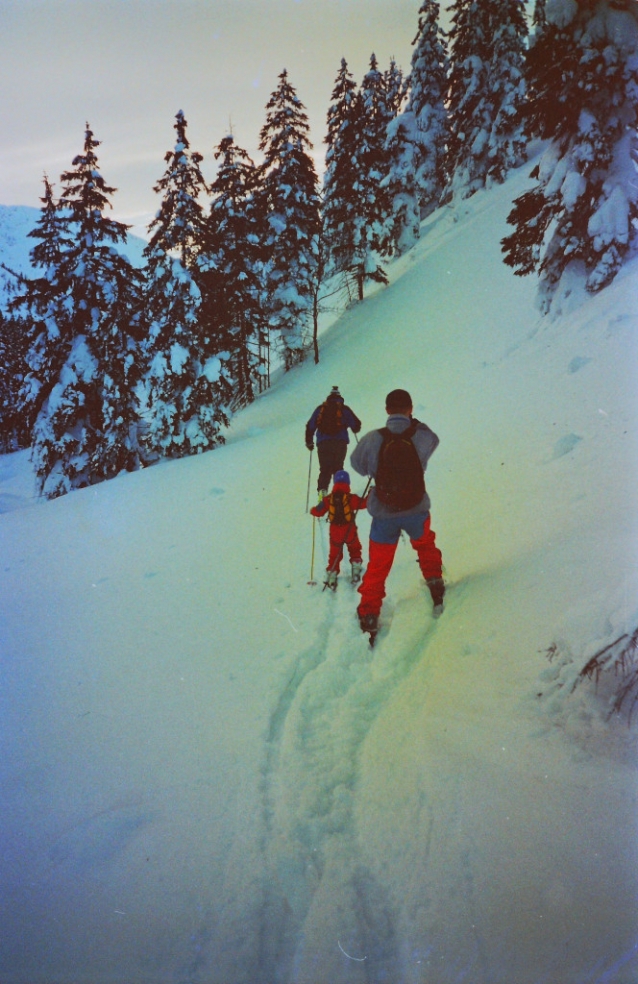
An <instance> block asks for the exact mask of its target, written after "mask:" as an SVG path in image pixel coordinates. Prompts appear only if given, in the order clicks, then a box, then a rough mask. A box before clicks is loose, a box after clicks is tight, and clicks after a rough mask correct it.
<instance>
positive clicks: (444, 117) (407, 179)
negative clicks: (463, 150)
mask: <svg viewBox="0 0 638 984" xmlns="http://www.w3.org/2000/svg"><path fill="white" fill-rule="evenodd" d="M439 10H440V8H439V4H438V3H437V2H436V0H423V2H422V4H421V7H420V10H419V26H418V30H417V34H416V37H415V38H414V41H413V42H412V43H413V45H414V46H415V47H414V51H413V52H412V71H411V73H410V76H409V80H408V83H409V89H408V91H409V101H408V104H407V107H406V109H405V111H404V112H403V113H401V114H400V115H399V116H397V117H396V118H395V119H393V120H392V121H391V122H390V124H389V126H388V138H387V147H388V151H389V153H390V157H391V172H390V173H391V179H390V184H389V189H390V193H391V197H392V215H393V229H392V235H393V240H394V243H395V248H396V250H397V252H399V253H403V252H405V250H406V249H409V248H410V247H411V246H413V245H414V243H415V242H416V241H417V239H418V238H419V227H420V222H421V220H422V219H423V218H425V217H426V216H427V215H429V214H430V212H432V211H433V210H434V209H435V208H436V207H437V206H438V205H439V202H440V200H441V196H442V194H443V190H444V188H445V185H446V170H445V166H446V153H447V140H448V126H449V123H448V114H447V109H446V105H445V100H446V96H447V87H448V70H449V64H448V57H447V46H446V41H445V35H444V33H443V30H442V29H441V27H440V26H439V19H438V18H439Z"/></svg>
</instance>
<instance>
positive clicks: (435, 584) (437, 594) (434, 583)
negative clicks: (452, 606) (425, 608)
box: [425, 577, 445, 618]
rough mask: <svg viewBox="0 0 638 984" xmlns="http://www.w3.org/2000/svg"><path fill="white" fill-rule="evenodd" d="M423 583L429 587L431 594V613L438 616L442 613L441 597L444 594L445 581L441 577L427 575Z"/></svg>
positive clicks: (435, 616)
mask: <svg viewBox="0 0 638 984" xmlns="http://www.w3.org/2000/svg"><path fill="white" fill-rule="evenodd" d="M425 583H426V584H427V586H428V588H429V589H430V594H431V596H432V605H433V607H432V615H433V617H434V618H438V617H439V615H441V614H442V613H443V597H444V595H445V581H444V580H443V578H442V577H428V578H426V581H425Z"/></svg>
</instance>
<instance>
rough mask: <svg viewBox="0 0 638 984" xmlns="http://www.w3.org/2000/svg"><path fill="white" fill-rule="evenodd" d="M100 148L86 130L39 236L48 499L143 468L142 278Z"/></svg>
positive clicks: (40, 376) (36, 362)
mask: <svg viewBox="0 0 638 984" xmlns="http://www.w3.org/2000/svg"><path fill="white" fill-rule="evenodd" d="M98 146H99V141H97V140H95V139H94V137H93V133H92V131H91V129H90V128H89V125H88V124H87V126H86V131H85V138H84V152H83V153H82V154H79V155H78V156H77V157H75V158H74V160H73V162H72V169H71V170H69V171H65V172H64V174H62V176H61V179H60V180H61V182H62V194H61V196H60V199H59V201H58V203H57V206H55V210H57V213H58V214H57V216H55V215H54V211H55V210H54V209H53V208H52V202H51V196H50V189H47V190H45V199H44V203H45V204H44V210H43V214H42V216H41V221H40V224H39V227H38V228H37V229H36V230H34V234H35V238H37V239H39V240H40V242H39V244H38V245H36V247H34V250H33V251H32V259H33V261H34V263H35V264H36V266H40V268H41V269H42V270H43V275H42V276H41V277H40V278H38V279H37V281H36V285H35V289H34V295H33V309H32V310H33V311H34V312H35V314H36V316H37V319H38V321H37V324H38V325H39V326H41V331H39V332H38V331H37V329H36V337H35V341H34V344H33V346H32V348H31V351H30V353H29V364H30V369H31V373H30V376H29V379H28V380H27V385H28V386H30V387H31V391H32V392H33V393H34V394H35V395H34V399H35V400H36V401H37V402H38V404H39V412H38V415H37V417H36V420H35V423H34V427H33V440H32V460H33V464H34V467H35V471H36V476H37V480H38V485H39V490H40V493H41V494H43V495H45V496H46V497H47V498H54V497H56V496H59V495H63V494H64V493H66V492H69V491H71V490H72V489H75V488H82V487H83V486H86V485H92V484H94V483H96V482H100V481H102V480H104V479H107V478H111V477H113V476H115V475H117V474H118V473H119V472H121V471H124V470H132V469H134V468H136V467H138V466H139V455H138V448H137V404H136V401H135V398H134V395H133V392H134V385H135V382H136V371H137V364H138V360H137V345H136V341H135V338H134V337H133V336H134V327H133V325H134V321H135V305H136V303H137V301H138V298H137V296H136V286H137V283H138V278H137V274H136V272H135V271H134V269H133V268H132V267H131V265H130V263H129V262H128V260H126V259H125V257H123V256H122V255H121V253H120V252H118V250H117V249H116V248H115V246H114V245H113V244H115V243H118V242H125V241H126V235H127V233H126V230H127V226H125V225H124V224H123V223H121V222H116V221H115V220H113V219H109V218H107V217H106V216H105V214H104V211H105V209H106V208H107V207H110V202H109V196H110V195H111V194H113V192H114V191H115V188H111V187H109V186H108V185H107V184H106V182H105V181H104V178H103V177H102V175H101V174H100V171H99V169H98V160H97V157H96V154H95V149H96V148H97V147H98Z"/></svg>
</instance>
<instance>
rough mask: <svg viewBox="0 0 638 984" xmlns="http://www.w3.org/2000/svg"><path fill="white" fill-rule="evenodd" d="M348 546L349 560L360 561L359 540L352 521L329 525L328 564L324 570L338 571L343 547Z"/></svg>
mask: <svg viewBox="0 0 638 984" xmlns="http://www.w3.org/2000/svg"><path fill="white" fill-rule="evenodd" d="M346 546H347V548H348V553H349V554H350V562H351V563H352V562H353V561H356V562H357V563H361V541H360V539H359V535H358V533H357V527H356V526H355V525H354V523H352V524H351V525H348V526H336V525H335V524H334V523H333V524H332V526H331V527H330V553H329V554H328V566H327V568H326V570H328V571H334V572H335V573H336V574H338V573H339V569H340V567H341V558H342V557H343V550H344V547H346Z"/></svg>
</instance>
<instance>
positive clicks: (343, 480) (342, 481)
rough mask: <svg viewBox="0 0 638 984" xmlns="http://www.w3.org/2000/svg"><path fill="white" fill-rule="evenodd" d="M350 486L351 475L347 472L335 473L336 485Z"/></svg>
mask: <svg viewBox="0 0 638 984" xmlns="http://www.w3.org/2000/svg"><path fill="white" fill-rule="evenodd" d="M336 484H339V485H350V475H349V474H348V472H347V471H338V472H335V485H336Z"/></svg>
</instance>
